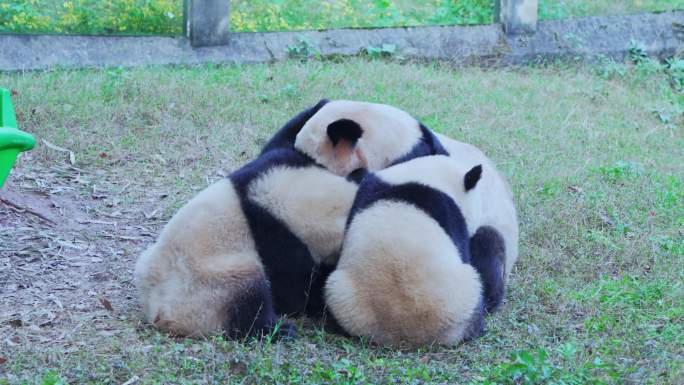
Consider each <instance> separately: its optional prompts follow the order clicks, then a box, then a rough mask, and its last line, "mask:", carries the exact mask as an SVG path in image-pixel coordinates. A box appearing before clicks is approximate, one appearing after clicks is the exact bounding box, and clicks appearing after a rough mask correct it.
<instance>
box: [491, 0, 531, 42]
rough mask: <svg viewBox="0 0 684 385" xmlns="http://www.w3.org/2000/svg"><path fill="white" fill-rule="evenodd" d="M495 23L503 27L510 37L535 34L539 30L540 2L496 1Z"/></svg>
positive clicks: (522, 0) (524, 0) (529, 0)
mask: <svg viewBox="0 0 684 385" xmlns="http://www.w3.org/2000/svg"><path fill="white" fill-rule="evenodd" d="M494 4H495V5H494V19H495V20H494V21H495V22H497V23H501V24H502V25H503V29H504V32H506V34H508V35H517V34H525V33H534V32H535V31H536V30H537V18H538V16H537V13H538V9H539V1H538V0H496V1H495V3H494Z"/></svg>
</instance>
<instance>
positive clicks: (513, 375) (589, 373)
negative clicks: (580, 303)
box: [483, 343, 617, 385]
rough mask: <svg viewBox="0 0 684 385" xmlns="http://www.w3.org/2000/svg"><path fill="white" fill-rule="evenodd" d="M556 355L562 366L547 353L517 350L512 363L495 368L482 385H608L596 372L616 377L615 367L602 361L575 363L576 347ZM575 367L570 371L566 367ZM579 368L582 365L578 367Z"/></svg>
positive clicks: (567, 346)
mask: <svg viewBox="0 0 684 385" xmlns="http://www.w3.org/2000/svg"><path fill="white" fill-rule="evenodd" d="M556 352H557V353H558V354H559V355H560V356H561V358H562V360H560V361H561V362H562V363H556V362H554V361H553V360H552V359H551V357H550V356H549V354H548V353H547V351H546V350H545V349H537V350H536V351H534V352H530V351H528V350H518V351H516V352H514V353H513V354H511V356H510V358H509V361H507V362H504V363H503V364H501V365H499V366H497V367H495V368H493V369H492V370H491V373H490V375H489V376H488V378H487V379H485V381H483V384H486V385H499V384H501V385H503V384H516V385H518V384H520V385H535V384H540V385H541V384H567V385H570V384H576V385H584V384H596V385H602V384H606V383H607V381H606V380H604V379H602V378H601V377H599V376H596V375H595V374H594V373H595V372H601V371H602V372H606V373H608V374H609V375H610V376H612V377H616V376H617V374H616V373H615V372H614V371H612V369H611V368H612V366H611V365H608V364H605V363H604V362H603V361H602V360H601V359H600V358H599V357H596V358H594V359H593V360H591V361H588V362H582V363H577V362H573V361H574V360H576V359H577V352H578V350H577V347H576V346H575V345H574V344H572V343H566V344H564V345H562V346H560V347H559V348H557V350H556ZM569 364H573V365H572V366H574V368H572V369H569V368H567V367H566V366H565V365H568V366H569ZM578 364H579V365H578Z"/></svg>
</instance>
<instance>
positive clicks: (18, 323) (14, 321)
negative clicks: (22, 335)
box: [9, 318, 24, 328]
mask: <svg viewBox="0 0 684 385" xmlns="http://www.w3.org/2000/svg"><path fill="white" fill-rule="evenodd" d="M9 324H10V325H11V326H13V327H15V328H20V327H21V325H23V324H24V323H23V322H21V320H20V319H19V318H15V319H12V320H10V321H9Z"/></svg>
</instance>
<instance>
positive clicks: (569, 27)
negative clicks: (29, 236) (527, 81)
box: [0, 11, 684, 71]
mask: <svg viewBox="0 0 684 385" xmlns="http://www.w3.org/2000/svg"><path fill="white" fill-rule="evenodd" d="M682 20H684V12H681V11H679V12H667V13H659V14H642V15H627V16H606V17H588V18H577V19H565V20H552V21H543V22H539V23H538V25H537V31H536V33H534V34H528V35H507V34H505V33H504V32H503V30H502V28H501V26H500V25H498V24H492V25H483V26H470V27H464V26H446V27H416V28H382V29H339V30H327V31H305V32H277V33H231V34H230V35H229V43H228V45H225V46H215V47H202V48H193V47H192V46H191V45H190V43H189V41H188V40H187V39H184V38H170V37H123V36H120V37H113V36H107V37H103V36H59V35H0V70H5V71H11V70H35V69H44V68H51V67H55V66H60V67H76V68H80V67H91V66H97V67H99V66H125V67H135V66H142V65H151V64H196V63H205V62H212V63H253V62H266V61H273V60H281V59H284V58H286V57H287V46H288V45H291V44H296V42H297V41H298V39H299V38H300V37H305V38H306V39H308V40H309V41H311V42H312V43H313V44H314V45H315V46H316V47H317V48H318V50H319V51H320V52H321V54H322V55H323V56H328V55H355V54H358V53H359V52H360V51H361V50H363V49H365V48H366V47H368V46H380V45H382V44H395V45H396V46H397V51H398V54H401V55H403V56H406V57H410V58H419V59H438V60H445V61H449V62H452V63H454V64H457V65H461V64H477V65H502V64H503V65H506V64H520V63H527V62H535V61H542V60H548V59H555V58H575V57H579V58H583V59H589V60H591V59H592V58H595V57H597V56H598V55H605V56H608V57H613V58H616V59H622V58H623V57H624V56H625V55H626V54H627V53H628V50H629V48H630V46H631V42H632V41H637V42H639V43H640V44H641V45H642V46H643V47H644V48H645V50H646V52H647V53H649V54H651V55H655V56H660V57H664V56H671V55H673V54H674V53H675V52H676V51H677V50H681V49H682V47H684V31H682V30H681V29H679V28H678V27H677V26H680V25H681V23H682Z"/></svg>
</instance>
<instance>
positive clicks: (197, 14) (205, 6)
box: [183, 0, 230, 47]
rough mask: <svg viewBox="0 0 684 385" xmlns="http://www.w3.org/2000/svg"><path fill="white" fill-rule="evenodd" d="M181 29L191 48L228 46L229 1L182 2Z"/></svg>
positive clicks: (203, 0)
mask: <svg viewBox="0 0 684 385" xmlns="http://www.w3.org/2000/svg"><path fill="white" fill-rule="evenodd" d="M183 8H184V9H183V11H184V12H183V29H184V33H185V36H186V37H187V38H188V39H190V44H192V46H193V47H205V46H210V45H225V44H228V40H229V30H230V0H184V3H183Z"/></svg>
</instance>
